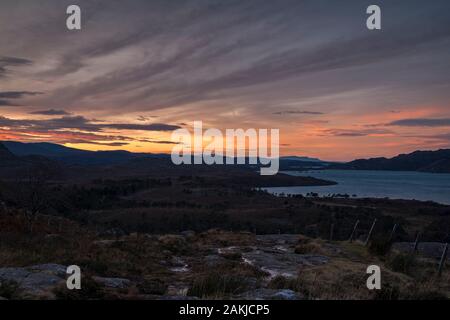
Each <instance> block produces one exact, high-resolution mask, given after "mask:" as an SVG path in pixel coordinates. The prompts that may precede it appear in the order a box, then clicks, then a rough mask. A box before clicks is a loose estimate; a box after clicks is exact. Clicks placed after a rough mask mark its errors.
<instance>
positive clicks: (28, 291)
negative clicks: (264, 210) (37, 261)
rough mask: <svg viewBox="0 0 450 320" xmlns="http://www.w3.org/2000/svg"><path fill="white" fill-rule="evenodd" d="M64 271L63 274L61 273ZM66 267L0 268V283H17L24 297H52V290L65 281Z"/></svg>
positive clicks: (53, 265) (51, 265) (52, 265)
mask: <svg viewBox="0 0 450 320" xmlns="http://www.w3.org/2000/svg"><path fill="white" fill-rule="evenodd" d="M63 270H64V273H62V271H63ZM65 270H66V267H65V266H62V265H57V264H47V265H36V266H31V267H27V268H0V282H6V281H8V282H9V281H10V282H14V283H17V285H18V288H19V289H20V290H21V291H23V293H24V294H25V295H30V296H53V294H52V293H51V291H52V289H53V288H55V287H56V286H58V285H60V284H61V283H63V282H64V281H65V279H64V278H63V276H62V275H63V274H64V275H65Z"/></svg>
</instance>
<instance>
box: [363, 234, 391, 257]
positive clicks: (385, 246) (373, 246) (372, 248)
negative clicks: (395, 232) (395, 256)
mask: <svg viewBox="0 0 450 320" xmlns="http://www.w3.org/2000/svg"><path fill="white" fill-rule="evenodd" d="M391 245H392V243H391V242H390V241H389V239H387V238H384V237H380V238H374V239H373V240H372V241H370V243H369V247H368V249H369V252H370V253H371V254H373V255H376V256H385V255H386V254H387V253H388V252H389V250H390V249H391Z"/></svg>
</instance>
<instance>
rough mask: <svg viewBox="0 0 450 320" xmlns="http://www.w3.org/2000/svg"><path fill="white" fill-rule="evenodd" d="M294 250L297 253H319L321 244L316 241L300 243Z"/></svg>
mask: <svg viewBox="0 0 450 320" xmlns="http://www.w3.org/2000/svg"><path fill="white" fill-rule="evenodd" d="M294 252H295V253H297V254H310V253H319V252H320V246H319V245H318V244H316V243H307V244H298V245H297V246H295V249H294Z"/></svg>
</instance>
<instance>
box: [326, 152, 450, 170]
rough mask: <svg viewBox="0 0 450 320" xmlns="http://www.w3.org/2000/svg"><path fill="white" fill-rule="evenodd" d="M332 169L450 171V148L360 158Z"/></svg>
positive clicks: (334, 166)
mask: <svg viewBox="0 0 450 320" xmlns="http://www.w3.org/2000/svg"><path fill="white" fill-rule="evenodd" d="M330 169H345V170H388V171H389V170H391V171H422V172H435V173H450V149H440V150H436V151H414V152H412V153H409V154H400V155H398V156H396V157H393V158H384V157H381V158H371V159H358V160H354V161H350V162H347V163H335V164H333V165H332V166H330Z"/></svg>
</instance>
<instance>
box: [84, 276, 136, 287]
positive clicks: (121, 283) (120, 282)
mask: <svg viewBox="0 0 450 320" xmlns="http://www.w3.org/2000/svg"><path fill="white" fill-rule="evenodd" d="M92 279H94V281H95V282H97V283H99V284H101V285H103V286H105V287H108V288H114V289H125V288H128V287H129V286H130V285H131V281H130V280H128V279H123V278H105V277H92Z"/></svg>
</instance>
